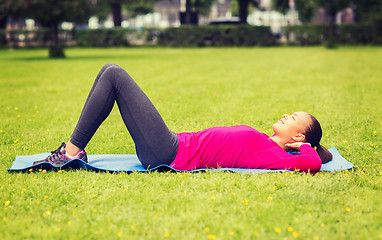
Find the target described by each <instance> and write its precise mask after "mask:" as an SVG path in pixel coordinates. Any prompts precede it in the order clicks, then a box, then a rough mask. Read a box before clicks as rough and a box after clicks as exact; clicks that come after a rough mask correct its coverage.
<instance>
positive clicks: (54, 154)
mask: <svg viewBox="0 0 382 240" xmlns="http://www.w3.org/2000/svg"><path fill="white" fill-rule="evenodd" d="M65 146H66V144H65V143H62V144H61V146H59V147H58V148H57V149H56V150H54V151H52V152H50V153H51V155H49V156H48V160H51V161H52V162H54V161H55V160H56V159H58V155H60V154H62V153H61V149H62V148H63V147H65Z"/></svg>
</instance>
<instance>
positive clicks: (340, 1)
mask: <svg viewBox="0 0 382 240" xmlns="http://www.w3.org/2000/svg"><path fill="white" fill-rule="evenodd" d="M316 1H317V6H319V7H323V8H324V9H325V13H326V15H327V16H328V20H329V32H328V36H327V39H326V47H328V48H335V47H336V36H335V28H336V15H337V12H339V11H341V10H342V9H344V8H346V7H349V6H350V3H351V2H352V1H351V0H316Z"/></svg>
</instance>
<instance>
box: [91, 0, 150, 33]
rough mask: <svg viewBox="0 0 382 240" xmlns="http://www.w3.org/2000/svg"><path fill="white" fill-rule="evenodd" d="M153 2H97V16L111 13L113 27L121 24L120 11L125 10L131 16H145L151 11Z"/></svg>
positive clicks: (109, 0)
mask: <svg viewBox="0 0 382 240" xmlns="http://www.w3.org/2000/svg"><path fill="white" fill-rule="evenodd" d="M154 3H155V0H98V2H97V5H98V8H97V9H98V11H97V15H99V16H100V17H101V18H104V17H106V16H107V14H108V13H109V12H110V11H111V13H112V16H113V22H114V26H115V27H120V26H121V23H122V10H123V8H125V9H126V10H127V11H128V13H129V14H130V15H131V16H136V15H141V14H147V13H150V12H152V11H153V9H154Z"/></svg>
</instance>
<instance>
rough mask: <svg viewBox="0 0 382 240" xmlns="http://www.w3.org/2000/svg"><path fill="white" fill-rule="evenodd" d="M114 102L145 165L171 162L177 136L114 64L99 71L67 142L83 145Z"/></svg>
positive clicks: (145, 166) (135, 85)
mask: <svg viewBox="0 0 382 240" xmlns="http://www.w3.org/2000/svg"><path fill="white" fill-rule="evenodd" d="M115 101H116V102H117V105H118V108H119V111H120V113H121V116H122V119H123V121H124V123H125V125H126V127H127V130H128V131H129V132H130V135H131V137H132V138H133V140H134V143H135V149H136V152H137V155H138V158H139V160H140V161H141V162H142V165H143V167H144V168H153V167H156V166H158V165H160V164H167V165H170V163H171V162H172V161H173V160H174V159H175V156H176V154H177V151H178V138H177V136H176V134H175V133H174V132H172V131H170V130H169V129H168V127H167V126H166V124H165V123H164V121H163V119H162V117H161V116H160V114H159V113H158V111H157V110H156V108H155V107H154V105H153V104H152V103H151V101H150V99H149V98H148V97H147V96H146V94H145V93H144V92H143V91H142V89H141V88H140V87H139V86H138V85H137V84H136V83H135V82H134V80H133V79H132V78H131V77H130V75H129V74H128V73H127V72H126V71H125V70H123V69H122V68H121V67H119V66H118V65H115V64H110V63H108V64H106V65H105V66H103V68H102V69H101V71H100V72H99V73H98V76H97V78H96V79H95V81H94V84H93V87H92V89H91V90H90V93H89V96H88V98H87V100H86V102H85V106H84V108H83V109H82V113H81V116H80V119H79V120H78V123H77V126H76V128H75V129H74V132H73V134H72V136H71V139H70V142H71V143H73V144H74V145H75V146H77V147H79V148H81V149H84V148H85V147H86V145H87V144H88V142H89V141H90V139H91V138H92V137H93V135H94V133H95V132H96V131H97V129H98V128H99V126H100V125H101V123H102V122H103V121H104V120H105V119H106V118H107V116H108V115H109V114H110V112H111V110H112V108H113V106H114V102H115Z"/></svg>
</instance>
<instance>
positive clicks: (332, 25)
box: [326, 9, 337, 48]
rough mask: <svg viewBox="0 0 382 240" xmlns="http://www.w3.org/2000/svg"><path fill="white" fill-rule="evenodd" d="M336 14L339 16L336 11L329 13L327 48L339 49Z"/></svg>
mask: <svg viewBox="0 0 382 240" xmlns="http://www.w3.org/2000/svg"><path fill="white" fill-rule="evenodd" d="M336 14H337V12H336V11H335V10H334V9H330V11H329V34H328V40H327V43H326V47H327V48H336V47H337V39H336Z"/></svg>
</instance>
